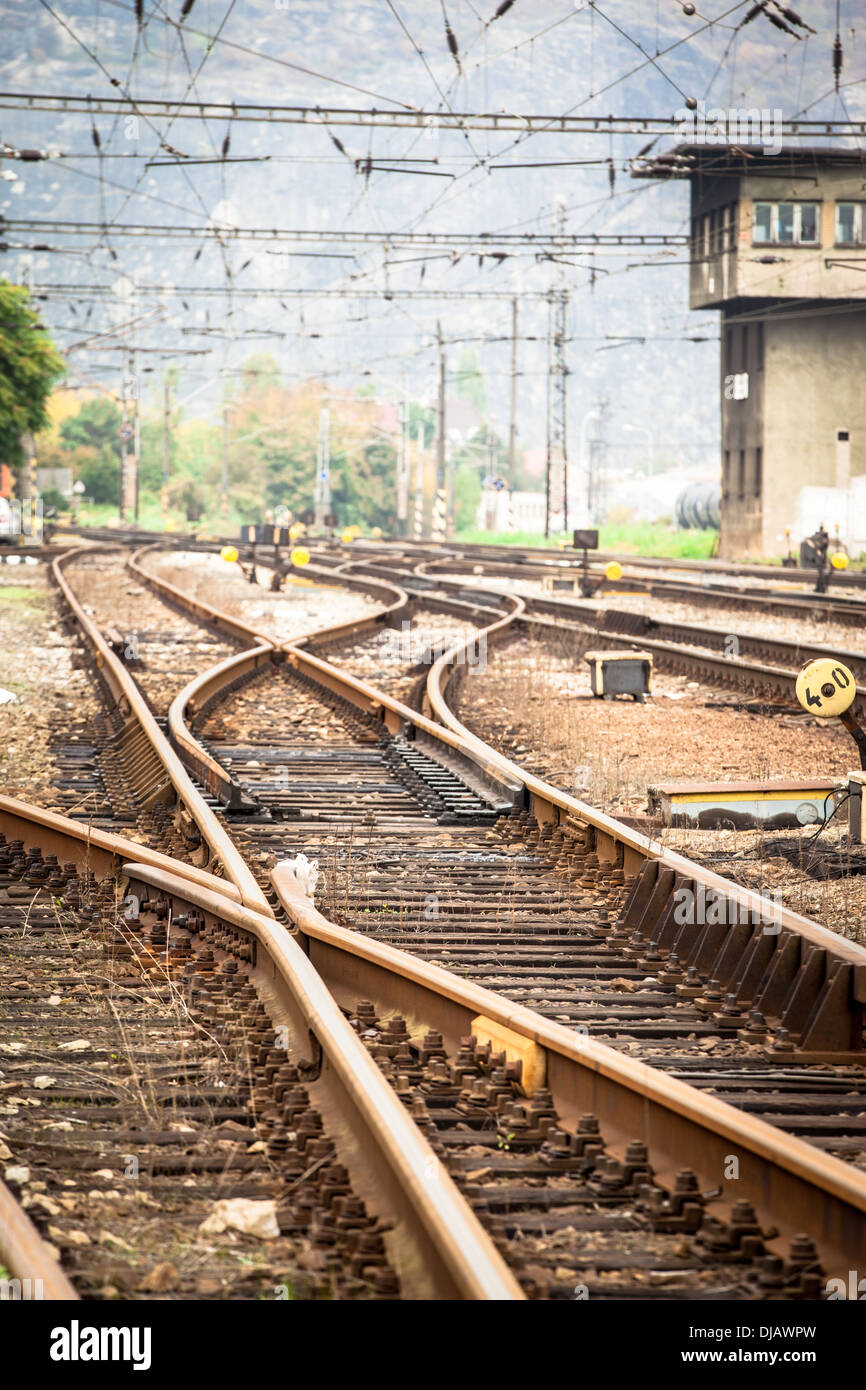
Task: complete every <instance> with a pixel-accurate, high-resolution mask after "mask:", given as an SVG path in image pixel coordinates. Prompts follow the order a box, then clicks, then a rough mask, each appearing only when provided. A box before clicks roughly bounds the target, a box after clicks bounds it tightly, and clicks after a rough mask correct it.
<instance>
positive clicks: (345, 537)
mask: <svg viewBox="0 0 866 1390" xmlns="http://www.w3.org/2000/svg"><path fill="white" fill-rule="evenodd" d="M354 539H355V532H354V530H353V529H352V527H351V526H347V527H346V529H345V531H343V533H342V534H341V536H340V540H341V541H343V542H344V543H345V544H346V545H350V544H351V542H352V541H353V540H354Z"/></svg>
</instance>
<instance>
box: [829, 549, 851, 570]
mask: <svg viewBox="0 0 866 1390" xmlns="http://www.w3.org/2000/svg"><path fill="white" fill-rule="evenodd" d="M830 564H831V565H832V566H833V568H834V570H846V569H847V568H848V556H847V555H846V554H845V552H844V550H836V551H834V553H833V554H832V555H831V556H830Z"/></svg>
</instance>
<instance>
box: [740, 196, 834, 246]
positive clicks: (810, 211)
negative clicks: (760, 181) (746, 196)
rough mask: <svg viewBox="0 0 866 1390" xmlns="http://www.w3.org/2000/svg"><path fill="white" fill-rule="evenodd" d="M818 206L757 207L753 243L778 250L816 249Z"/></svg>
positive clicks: (797, 204) (781, 205)
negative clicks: (803, 247)
mask: <svg viewBox="0 0 866 1390" xmlns="http://www.w3.org/2000/svg"><path fill="white" fill-rule="evenodd" d="M818 207H819V204H818V203H755V215H754V221H753V225H752V240H753V241H754V242H755V243H756V244H763V245H770V246H772V245H776V246H816V245H817V244H818V242H819V241H820V237H819V235H818Z"/></svg>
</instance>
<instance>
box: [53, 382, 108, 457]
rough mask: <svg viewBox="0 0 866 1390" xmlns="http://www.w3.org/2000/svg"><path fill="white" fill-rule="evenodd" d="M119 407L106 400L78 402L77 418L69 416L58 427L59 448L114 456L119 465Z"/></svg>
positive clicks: (97, 399) (100, 398) (100, 397)
mask: <svg viewBox="0 0 866 1390" xmlns="http://www.w3.org/2000/svg"><path fill="white" fill-rule="evenodd" d="M122 419H123V416H122V415H121V411H120V406H118V405H117V404H116V403H115V402H114V401H112V400H110V399H109V398H108V397H107V396H96V397H95V398H94V399H93V400H89V401H84V402H82V406H81V409H80V410H79V412H78V414H77V415H70V416H69V418H68V420H64V421H63V424H62V425H61V426H60V444H61V448H64V449H80V448H87V449H93V450H95V452H96V453H100V452H101V451H102V450H103V449H107V450H109V452H111V453H114V454H116V455H117V460H118V463H119V462H120V454H121V448H120V435H119V434H118V430H119V429H120V424H121V420H122Z"/></svg>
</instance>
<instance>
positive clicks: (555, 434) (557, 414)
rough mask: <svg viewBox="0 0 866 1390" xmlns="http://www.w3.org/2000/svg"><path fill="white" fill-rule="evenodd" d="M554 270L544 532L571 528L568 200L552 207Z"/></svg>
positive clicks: (552, 278) (546, 533) (550, 320)
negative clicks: (569, 525) (567, 430)
mask: <svg viewBox="0 0 866 1390" xmlns="http://www.w3.org/2000/svg"><path fill="white" fill-rule="evenodd" d="M553 242H554V252H553V271H552V275H551V286H550V294H549V308H548V371H547V470H546V472H547V476H546V485H545V523H544V534H545V536H549V535H550V533H551V531H552V530H555V531H559V530H567V529H568V456H567V446H566V398H567V390H566V387H567V378H568V368H567V366H566V361H565V336H566V328H567V318H568V290H567V288H566V282H565V264H564V261H563V259H562V257H563V255H564V251H565V204H564V203H563V202H562V200H561V199H557V200H556V203H555V204H554V208H553Z"/></svg>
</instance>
